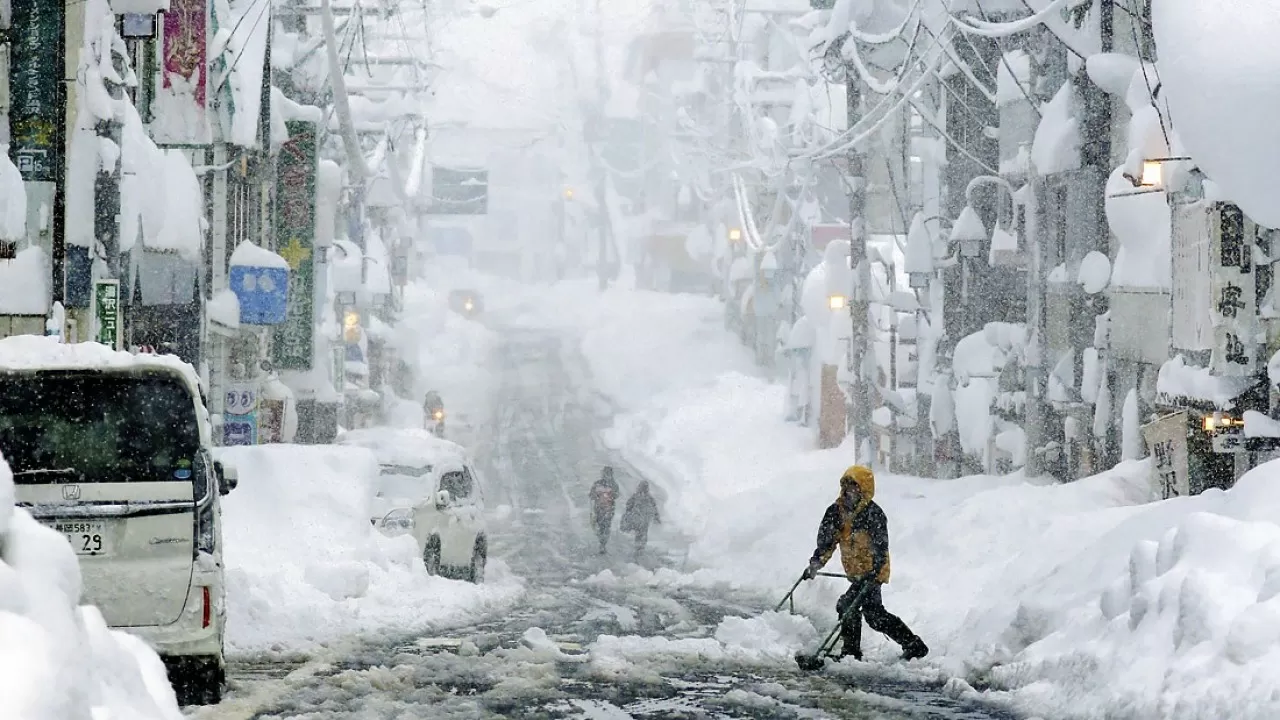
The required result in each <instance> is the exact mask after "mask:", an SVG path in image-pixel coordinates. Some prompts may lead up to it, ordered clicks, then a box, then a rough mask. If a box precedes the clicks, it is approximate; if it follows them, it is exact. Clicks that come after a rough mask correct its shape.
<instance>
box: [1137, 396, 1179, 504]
mask: <svg viewBox="0 0 1280 720" xmlns="http://www.w3.org/2000/svg"><path fill="white" fill-rule="evenodd" d="M1187 427H1188V426H1187V412H1186V411H1185V410H1184V411H1182V412H1177V413H1174V414H1172V415H1166V416H1164V417H1162V418H1160V419H1159V420H1155V421H1153V422H1150V423H1147V424H1146V425H1143V426H1142V436H1143V437H1144V438H1145V439H1146V441H1147V449H1148V450H1149V451H1150V452H1151V484H1152V486H1153V487H1154V488H1155V489H1156V491H1157V492H1159V493H1160V497H1161V498H1162V499H1164V500H1168V499H1169V498H1171V497H1179V496H1184V497H1185V496H1187V495H1190V494H1191V473H1190V469H1189V468H1188V465H1187V431H1188V430H1187Z"/></svg>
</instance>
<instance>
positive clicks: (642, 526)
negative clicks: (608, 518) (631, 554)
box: [619, 480, 662, 558]
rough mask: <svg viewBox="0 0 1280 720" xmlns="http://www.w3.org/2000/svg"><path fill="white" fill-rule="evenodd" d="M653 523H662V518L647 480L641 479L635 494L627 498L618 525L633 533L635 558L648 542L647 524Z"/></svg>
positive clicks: (624, 530)
mask: <svg viewBox="0 0 1280 720" xmlns="http://www.w3.org/2000/svg"><path fill="white" fill-rule="evenodd" d="M653 523H658V524H662V520H661V519H659V518H658V503H657V501H655V500H654V499H653V495H651V494H650V493H649V481H648V480H641V481H640V484H639V485H638V486H636V492H635V494H634V495H632V496H631V498H630V499H628V500H627V507H626V509H625V510H623V512H622V523H621V525H620V526H619V527H621V529H622V531H623V532H630V533H635V536H636V557H637V558H638V557H640V553H641V552H643V551H644V546H645V545H647V544H648V542H649V526H650V525H651V524H653Z"/></svg>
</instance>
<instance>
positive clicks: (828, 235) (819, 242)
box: [809, 224, 850, 254]
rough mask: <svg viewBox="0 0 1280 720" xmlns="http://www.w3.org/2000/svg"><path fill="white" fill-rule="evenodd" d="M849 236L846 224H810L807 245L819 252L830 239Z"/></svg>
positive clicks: (846, 238) (824, 248) (829, 242)
mask: <svg viewBox="0 0 1280 720" xmlns="http://www.w3.org/2000/svg"><path fill="white" fill-rule="evenodd" d="M849 237H850V234H849V226H848V225H847V224H838V225H810V226H809V245H810V246H811V247H813V249H814V250H816V251H818V253H819V254H821V253H822V252H823V251H824V250H826V249H827V245H829V244H831V241H832V240H848V239H849Z"/></svg>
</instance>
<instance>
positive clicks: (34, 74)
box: [9, 0, 64, 182]
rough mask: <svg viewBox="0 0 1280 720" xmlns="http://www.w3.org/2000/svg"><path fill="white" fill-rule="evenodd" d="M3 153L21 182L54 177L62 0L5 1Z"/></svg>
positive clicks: (58, 153)
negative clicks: (6, 89) (6, 115)
mask: <svg viewBox="0 0 1280 720" xmlns="http://www.w3.org/2000/svg"><path fill="white" fill-rule="evenodd" d="M10 7H11V9H12V15H11V23H12V28H11V30H10V33H11V38H12V40H11V42H10V45H9V103H10V110H9V128H10V130H9V134H10V143H9V157H10V158H12V159H13V163H14V164H15V165H17V166H18V170H19V171H20V172H21V173H22V179H23V180H24V181H26V182H56V181H57V173H58V164H59V162H61V158H62V152H61V149H60V148H59V147H58V126H59V124H60V123H61V122H62V117H61V108H60V106H59V103H58V98H59V92H60V90H61V87H62V53H60V52H58V51H57V48H59V47H60V46H61V45H62V25H63V13H64V4H63V3H62V2H50V0H11V5H10Z"/></svg>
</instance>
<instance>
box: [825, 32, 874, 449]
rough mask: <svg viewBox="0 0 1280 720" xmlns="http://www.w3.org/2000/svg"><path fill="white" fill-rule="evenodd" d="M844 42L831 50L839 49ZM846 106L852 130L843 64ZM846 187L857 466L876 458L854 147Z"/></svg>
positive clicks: (866, 274)
mask: <svg viewBox="0 0 1280 720" xmlns="http://www.w3.org/2000/svg"><path fill="white" fill-rule="evenodd" d="M842 44H843V38H841V39H838V40H836V41H835V42H834V43H833V46H835V47H840V46H841V45H842ZM845 103H846V115H847V120H848V127H849V128H850V129H853V128H854V127H855V126H856V125H857V123H858V120H860V119H861V117H862V88H861V87H860V86H859V84H858V73H857V71H856V70H855V69H854V68H853V67H852V65H850V64H848V63H846V64H845ZM846 161H847V163H848V167H847V168H846V171H845V172H846V176H845V184H846V186H847V188H848V191H849V263H850V264H851V265H852V267H853V278H854V287H853V288H852V292H850V293H849V314H850V320H851V321H852V324H853V333H852V334H851V335H850V337H849V354H848V361H849V366H848V369H849V371H850V372H849V378H850V380H849V389H850V398H849V420H850V423H849V424H850V425H851V429H852V430H853V436H854V438H855V440H856V441H857V454H856V457H857V459H858V462H862V463H871V462H873V459H874V457H875V454H874V452H873V451H872V444H871V394H870V392H868V390H869V388H868V387H867V385H868V380H869V379H870V377H871V372H870V370H869V369H868V368H869V367H870V364H871V363H874V362H875V355H874V354H873V353H872V348H871V347H870V343H871V338H870V333H869V329H868V327H867V318H868V316H869V312H868V311H869V309H870V300H871V295H870V292H871V263H869V262H868V261H867V232H866V219H865V218H864V217H863V213H864V209H865V206H866V184H867V182H866V178H865V177H863V162H862V153H861V152H860V151H859V150H858V148H857V147H856V145H853V146H850V147H849V153H848V156H847V158H846Z"/></svg>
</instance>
